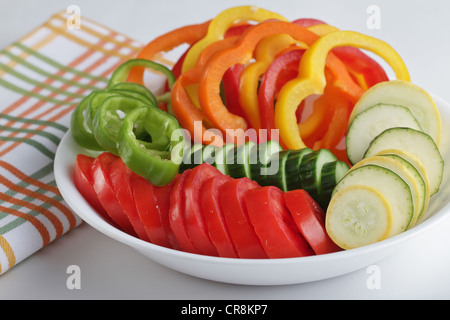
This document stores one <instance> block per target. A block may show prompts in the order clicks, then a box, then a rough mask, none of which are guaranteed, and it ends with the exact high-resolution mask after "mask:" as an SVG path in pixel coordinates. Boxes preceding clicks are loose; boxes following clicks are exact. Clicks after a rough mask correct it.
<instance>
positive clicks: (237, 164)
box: [226, 141, 256, 179]
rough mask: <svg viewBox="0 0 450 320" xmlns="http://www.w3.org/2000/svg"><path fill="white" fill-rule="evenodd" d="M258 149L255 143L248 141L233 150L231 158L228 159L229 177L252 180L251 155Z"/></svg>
mask: <svg viewBox="0 0 450 320" xmlns="http://www.w3.org/2000/svg"><path fill="white" fill-rule="evenodd" d="M255 147H256V143H255V142H254V141H247V142H246V143H244V144H241V145H240V146H237V147H236V148H234V149H233V150H231V149H230V150H231V153H230V158H227V161H226V163H227V167H228V175H229V176H230V177H232V178H243V177H247V178H249V179H252V175H251V170H250V155H251V154H252V153H253V149H254V148H255ZM229 160H230V161H229Z"/></svg>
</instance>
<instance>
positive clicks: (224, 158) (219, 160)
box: [214, 143, 235, 175]
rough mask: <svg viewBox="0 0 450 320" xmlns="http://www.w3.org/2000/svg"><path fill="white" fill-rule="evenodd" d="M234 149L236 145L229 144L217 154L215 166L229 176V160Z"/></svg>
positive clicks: (217, 151) (218, 150)
mask: <svg viewBox="0 0 450 320" xmlns="http://www.w3.org/2000/svg"><path fill="white" fill-rule="evenodd" d="M234 148H235V145H234V143H227V144H225V145H223V146H222V147H220V148H219V149H217V150H216V152H215V157H214V158H215V159H214V166H215V167H216V168H217V170H219V171H220V172H222V173H223V174H226V175H229V174H228V164H227V163H228V162H229V160H228V158H229V157H230V151H233V149H234ZM231 155H232V153H231Z"/></svg>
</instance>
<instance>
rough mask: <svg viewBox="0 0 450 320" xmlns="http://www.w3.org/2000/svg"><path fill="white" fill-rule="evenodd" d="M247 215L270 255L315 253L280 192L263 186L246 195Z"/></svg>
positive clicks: (299, 255) (295, 255)
mask: <svg viewBox="0 0 450 320" xmlns="http://www.w3.org/2000/svg"><path fill="white" fill-rule="evenodd" d="M245 204H246V206H247V210H248V216H249V217H250V221H251V222H252V224H253V227H254V228H255V231H256V234H257V235H258V237H259V239H260V240H261V243H262V244H263V247H264V250H265V251H266V252H267V255H268V256H269V258H294V257H304V256H311V255H314V251H313V250H312V249H311V247H310V246H309V244H308V242H307V241H306V240H305V238H304V237H303V236H302V235H301V234H300V232H299V230H298V228H297V226H296V225H295V222H294V220H293V218H292V217H291V215H290V214H289V211H288V210H287V208H286V205H285V201H284V197H283V191H281V190H280V189H279V188H277V187H274V186H266V187H262V188H257V189H253V190H250V191H248V192H247V193H246V194H245Z"/></svg>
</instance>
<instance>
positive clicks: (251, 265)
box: [54, 97, 450, 285]
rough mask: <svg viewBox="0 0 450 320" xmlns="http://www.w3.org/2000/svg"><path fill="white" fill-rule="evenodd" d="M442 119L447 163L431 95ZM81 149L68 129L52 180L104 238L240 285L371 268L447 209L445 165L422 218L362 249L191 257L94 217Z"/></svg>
mask: <svg viewBox="0 0 450 320" xmlns="http://www.w3.org/2000/svg"><path fill="white" fill-rule="evenodd" d="M434 99H435V102H436V105H437V106H438V108H439V110H440V112H441V116H442V121H443V135H442V142H441V147H440V149H441V153H442V156H443V157H444V161H445V162H446V164H449V163H450V135H449V130H450V129H449V127H450V105H449V104H448V103H446V102H444V101H443V100H441V99H439V98H437V97H434ZM78 153H85V154H90V153H89V152H88V151H86V150H84V149H82V148H80V147H79V146H78V145H77V144H76V143H75V141H74V140H73V138H72V135H71V134H70V131H69V132H67V133H66V135H65V136H64V138H63V139H62V141H61V143H60V145H59V147H58V150H57V152H56V157H55V168H54V170H55V179H56V183H57V185H58V188H59V190H60V192H61V195H62V197H63V198H64V200H65V201H66V203H67V204H68V206H69V207H70V208H72V210H73V211H74V212H75V213H76V214H77V215H78V216H79V217H80V218H81V219H83V220H84V221H85V222H86V223H88V224H89V225H91V226H92V227H93V228H95V229H97V230H98V231H100V232H102V233H104V234H106V235H107V236H109V237H111V238H113V239H116V240H117V241H120V242H122V243H124V244H126V245H128V246H130V247H131V248H133V249H135V250H137V251H139V252H140V253H142V254H143V255H144V256H146V257H148V258H150V259H151V260H153V261H155V262H157V263H160V264H161V265H164V266H166V267H168V268H171V269H173V270H176V271H179V272H182V273H185V274H189V275H191V276H195V277H199V278H203V279H208V280H214V281H219V282H225V283H233V284H244V285H284V284H296V283H304V282H310V281H316V280H322V279H328V278H332V277H336V276H339V275H343V274H346V273H350V272H352V271H356V270H358V269H361V268H364V267H367V266H369V265H371V264H374V263H376V262H378V261H380V260H382V259H383V258H385V257H387V256H389V255H391V254H392V253H394V252H395V251H396V250H398V249H399V248H401V246H402V245H403V244H405V243H406V242H407V241H408V240H409V239H411V238H412V237H415V236H416V235H418V234H420V233H421V232H423V231H425V230H427V229H429V228H431V227H433V226H434V225H435V224H437V223H439V221H440V220H441V219H443V218H445V217H446V216H447V215H448V213H449V211H450V201H449V198H450V175H449V168H448V165H446V167H445V171H444V178H443V182H442V186H441V190H440V192H439V193H438V194H436V195H435V196H433V198H432V199H431V201H430V207H429V209H428V211H427V215H426V216H425V217H424V219H423V220H422V221H421V222H420V223H419V224H417V225H416V226H415V227H414V228H412V229H411V230H408V231H406V232H404V233H402V234H400V235H398V236H395V237H393V238H390V239H387V240H384V241H381V242H378V243H375V244H372V245H368V246H365V247H361V248H357V249H352V250H347V251H341V252H336V253H331V254H325V255H318V256H310V257H301V258H288V259H232V258H219V257H210V256H204V255H198V254H191V253H186V252H181V251H177V250H172V249H167V248H164V247H160V246H157V245H154V244H151V243H148V242H145V241H142V240H140V239H138V238H135V237H133V236H130V235H128V234H126V233H124V232H122V231H120V230H118V229H116V228H114V227H113V226H111V225H110V224H108V223H107V222H106V221H105V220H103V219H102V217H101V216H100V215H99V214H97V212H96V211H95V210H93V209H92V207H91V206H90V205H89V204H88V203H87V202H86V200H85V199H84V198H83V196H81V194H80V193H79V192H78V190H77V189H76V187H75V185H74V183H73V178H72V173H73V167H74V163H75V158H76V155H77V154H78Z"/></svg>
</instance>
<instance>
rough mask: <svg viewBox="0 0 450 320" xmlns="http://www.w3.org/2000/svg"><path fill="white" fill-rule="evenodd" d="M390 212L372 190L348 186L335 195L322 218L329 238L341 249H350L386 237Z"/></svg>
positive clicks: (389, 226) (383, 198)
mask: <svg viewBox="0 0 450 320" xmlns="http://www.w3.org/2000/svg"><path fill="white" fill-rule="evenodd" d="M392 217H393V212H392V209H391V207H390V205H389V202H388V201H387V200H386V198H385V197H384V196H383V195H382V194H381V193H380V192H379V191H377V189H376V188H373V187H370V186H366V185H351V186H348V187H345V188H342V189H340V190H339V191H338V192H336V193H335V194H334V196H333V198H332V199H331V201H330V204H329V206H328V209H327V213H326V216H325V228H326V231H327V233H328V235H329V236H330V238H331V239H332V240H333V241H334V243H336V244H337V245H338V246H339V247H341V248H343V249H346V250H347V249H354V248H358V247H362V246H365V245H369V244H372V243H375V242H378V241H381V240H384V239H386V238H388V237H389V235H390V233H391V229H392V220H393V219H392Z"/></svg>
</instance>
